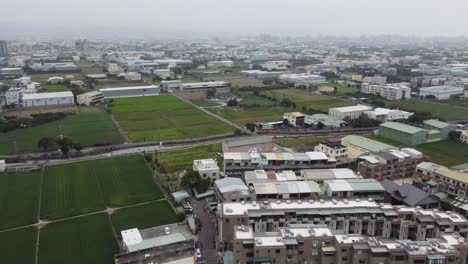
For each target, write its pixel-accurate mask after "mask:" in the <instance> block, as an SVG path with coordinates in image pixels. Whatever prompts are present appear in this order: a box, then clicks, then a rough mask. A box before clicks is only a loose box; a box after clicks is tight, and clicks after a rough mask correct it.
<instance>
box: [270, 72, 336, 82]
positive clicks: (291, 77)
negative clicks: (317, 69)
mask: <svg viewBox="0 0 468 264" xmlns="http://www.w3.org/2000/svg"><path fill="white" fill-rule="evenodd" d="M279 79H280V80H281V81H283V82H285V83H296V82H308V83H310V84H320V83H326V82H327V79H326V78H325V77H323V76H320V75H316V74H306V73H301V74H283V75H280V77H279Z"/></svg>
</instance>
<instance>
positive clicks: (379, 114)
mask: <svg viewBox="0 0 468 264" xmlns="http://www.w3.org/2000/svg"><path fill="white" fill-rule="evenodd" d="M365 114H366V115H367V116H368V117H369V118H370V119H375V120H379V121H382V122H388V121H395V120H402V119H408V118H410V116H412V115H414V113H412V112H406V111H402V110H398V109H388V108H376V109H374V110H372V111H367V112H365Z"/></svg>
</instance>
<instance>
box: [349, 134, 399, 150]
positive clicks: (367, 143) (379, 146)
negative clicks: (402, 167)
mask: <svg viewBox="0 0 468 264" xmlns="http://www.w3.org/2000/svg"><path fill="white" fill-rule="evenodd" d="M341 142H342V144H346V143H347V144H351V145H354V146H357V147H359V148H362V149H366V150H368V151H370V152H381V151H386V150H390V149H396V147H394V146H391V145H388V144H385V143H382V142H379V141H376V140H372V139H369V138H365V137H362V136H355V135H348V136H346V137H344V138H343V139H341Z"/></svg>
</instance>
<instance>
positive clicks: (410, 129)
mask: <svg viewBox="0 0 468 264" xmlns="http://www.w3.org/2000/svg"><path fill="white" fill-rule="evenodd" d="M380 126H381V127H386V128H389V129H393V130H398V131H401V132H404V133H408V134H416V133H420V132H424V131H426V130H425V129H422V128H419V127H414V126H410V125H406V124H402V123H397V122H385V123H383V124H380Z"/></svg>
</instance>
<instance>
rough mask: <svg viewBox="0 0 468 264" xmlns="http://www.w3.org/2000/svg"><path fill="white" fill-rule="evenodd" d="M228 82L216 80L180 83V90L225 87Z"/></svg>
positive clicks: (227, 85)
mask: <svg viewBox="0 0 468 264" xmlns="http://www.w3.org/2000/svg"><path fill="white" fill-rule="evenodd" d="M227 87H229V84H228V83H227V82H223V81H218V82H197V83H182V85H181V86H180V90H181V91H193V90H203V89H212V88H227Z"/></svg>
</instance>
